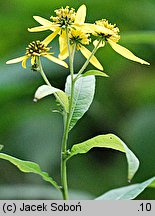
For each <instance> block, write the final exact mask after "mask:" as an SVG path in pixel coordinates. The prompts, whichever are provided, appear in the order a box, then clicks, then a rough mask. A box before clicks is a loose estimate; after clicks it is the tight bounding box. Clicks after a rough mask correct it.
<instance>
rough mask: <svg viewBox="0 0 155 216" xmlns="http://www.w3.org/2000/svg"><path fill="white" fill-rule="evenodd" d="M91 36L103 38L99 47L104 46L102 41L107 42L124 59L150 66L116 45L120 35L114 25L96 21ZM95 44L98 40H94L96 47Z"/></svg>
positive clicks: (105, 21)
mask: <svg viewBox="0 0 155 216" xmlns="http://www.w3.org/2000/svg"><path fill="white" fill-rule="evenodd" d="M93 34H94V35H95V36H97V37H98V38H103V42H102V44H101V45H100V46H104V45H105V42H104V41H107V42H108V43H109V44H110V46H111V47H112V48H113V49H114V50H115V51H116V52H117V53H119V54H120V55H122V56H124V57H125V58H127V59H130V60H132V61H135V62H139V63H141V64H146V65H150V64H149V63H148V62H146V61H144V60H142V59H140V58H139V57H137V56H135V55H134V54H133V53H132V52H131V51H129V50H128V49H126V48H125V47H123V46H121V45H119V44H117V42H118V41H119V39H120V35H119V28H118V27H116V24H114V25H112V24H111V23H109V22H108V21H107V20H105V19H102V20H98V21H96V23H95V25H94V32H93ZM97 43H98V40H95V41H94V42H93V44H94V46H96V45H97Z"/></svg>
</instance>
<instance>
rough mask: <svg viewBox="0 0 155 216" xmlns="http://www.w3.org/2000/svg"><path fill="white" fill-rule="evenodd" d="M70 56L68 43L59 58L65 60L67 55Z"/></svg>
mask: <svg viewBox="0 0 155 216" xmlns="http://www.w3.org/2000/svg"><path fill="white" fill-rule="evenodd" d="M68 56H69V53H68V47H67V45H66V46H65V48H64V50H62V52H61V53H60V54H59V56H58V57H59V58H60V59H61V60H65V59H66V58H67V57H68Z"/></svg>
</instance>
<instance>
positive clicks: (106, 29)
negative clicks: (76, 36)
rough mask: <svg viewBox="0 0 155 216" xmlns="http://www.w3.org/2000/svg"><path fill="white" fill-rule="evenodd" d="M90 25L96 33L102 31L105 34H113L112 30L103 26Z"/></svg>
mask: <svg viewBox="0 0 155 216" xmlns="http://www.w3.org/2000/svg"><path fill="white" fill-rule="evenodd" d="M91 27H92V29H93V30H94V32H96V33H102V34H105V35H113V34H114V32H113V31H112V30H110V29H108V28H106V27H104V26H99V25H92V26H91Z"/></svg>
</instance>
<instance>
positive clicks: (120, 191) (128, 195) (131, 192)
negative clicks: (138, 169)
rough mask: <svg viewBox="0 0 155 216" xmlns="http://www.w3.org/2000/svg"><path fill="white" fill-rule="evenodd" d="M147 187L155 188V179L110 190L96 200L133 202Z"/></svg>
mask: <svg viewBox="0 0 155 216" xmlns="http://www.w3.org/2000/svg"><path fill="white" fill-rule="evenodd" d="M147 187H154V188H155V177H152V178H150V179H148V180H146V181H144V182H142V183H138V184H133V185H129V186H126V187H121V188H117V189H113V190H110V191H108V192H106V193H105V194H103V195H101V196H99V197H98V198H96V200H132V199H134V198H136V197H137V196H138V195H139V194H141V193H142V192H143V191H144V190H145V189H146V188H147Z"/></svg>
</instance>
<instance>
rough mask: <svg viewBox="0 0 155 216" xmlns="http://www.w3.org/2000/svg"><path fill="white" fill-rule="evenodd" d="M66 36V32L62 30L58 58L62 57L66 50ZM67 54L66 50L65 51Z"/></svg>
mask: <svg viewBox="0 0 155 216" xmlns="http://www.w3.org/2000/svg"><path fill="white" fill-rule="evenodd" d="M67 47H68V46H67V36H66V31H65V30H62V32H61V34H60V37H59V48H60V56H64V54H65V52H66V49H67ZM67 52H68V49H67Z"/></svg>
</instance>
